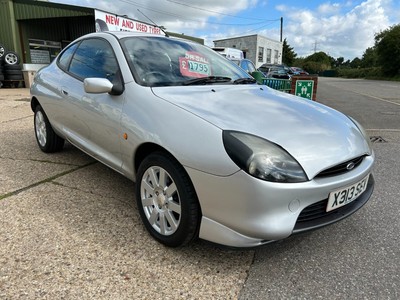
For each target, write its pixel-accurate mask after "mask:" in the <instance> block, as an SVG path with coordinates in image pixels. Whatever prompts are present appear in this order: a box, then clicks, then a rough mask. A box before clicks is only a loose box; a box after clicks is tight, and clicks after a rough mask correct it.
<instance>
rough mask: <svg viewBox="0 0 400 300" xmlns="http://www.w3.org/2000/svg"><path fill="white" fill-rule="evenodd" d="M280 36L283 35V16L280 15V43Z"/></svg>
mask: <svg viewBox="0 0 400 300" xmlns="http://www.w3.org/2000/svg"><path fill="white" fill-rule="evenodd" d="M282 37H283V17H281V43H282Z"/></svg>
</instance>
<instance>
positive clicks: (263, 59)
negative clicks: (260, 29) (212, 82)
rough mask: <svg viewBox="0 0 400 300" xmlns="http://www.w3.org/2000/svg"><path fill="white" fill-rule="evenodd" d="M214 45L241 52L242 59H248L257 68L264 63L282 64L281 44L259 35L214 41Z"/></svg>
mask: <svg viewBox="0 0 400 300" xmlns="http://www.w3.org/2000/svg"><path fill="white" fill-rule="evenodd" d="M214 45H215V47H228V48H236V49H239V50H242V51H243V54H244V57H245V58H247V59H250V60H251V61H252V62H253V63H254V64H255V65H256V67H257V68H258V67H260V66H261V65H262V64H264V63H268V64H281V63H282V50H283V43H282V42H279V41H275V40H272V39H269V38H267V37H265V36H262V35H259V34H254V35H247V36H240V37H233V38H228V39H221V40H216V41H214Z"/></svg>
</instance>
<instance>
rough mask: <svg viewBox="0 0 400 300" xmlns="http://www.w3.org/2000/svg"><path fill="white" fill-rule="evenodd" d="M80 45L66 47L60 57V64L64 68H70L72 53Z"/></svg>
mask: <svg viewBox="0 0 400 300" xmlns="http://www.w3.org/2000/svg"><path fill="white" fill-rule="evenodd" d="M77 47H78V43H76V44H73V45H72V46H70V47H69V48H68V49H66V50H65V51H64V52H63V53H62V54H61V56H60V58H59V59H58V66H59V67H60V68H61V69H62V70H64V71H67V70H68V66H69V63H70V61H71V58H72V55H73V54H74V52H75V50H76V48H77Z"/></svg>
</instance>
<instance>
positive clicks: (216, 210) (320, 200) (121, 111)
mask: <svg viewBox="0 0 400 300" xmlns="http://www.w3.org/2000/svg"><path fill="white" fill-rule="evenodd" d="M254 82H255V81H254V79H253V78H251V76H250V75H248V73H247V72H246V71H244V70H243V69H241V68H239V67H238V66H237V65H235V64H234V63H232V62H230V61H228V60H227V59H225V58H223V57H222V56H221V55H219V54H218V53H216V52H214V51H213V50H211V49H210V48H208V47H205V46H202V45H199V44H197V43H194V42H189V41H185V40H181V39H175V38H171V37H162V36H158V35H144V34H139V33H132V32H98V33H93V34H89V35H86V36H83V37H80V38H79V39H77V40H75V41H74V42H72V43H71V44H70V45H69V46H68V47H67V48H65V49H64V50H63V51H62V52H61V53H60V55H59V56H58V57H57V59H55V60H54V61H53V62H52V63H51V64H50V65H49V66H47V67H45V68H42V69H41V70H40V71H38V72H37V74H36V76H35V79H34V82H33V85H32V88H31V95H32V97H31V107H32V110H33V111H34V133H35V136H36V140H37V144H38V146H39V148H40V149H41V150H42V151H44V152H55V151H60V150H62V148H63V145H64V141H65V140H67V141H68V142H70V143H71V144H73V145H75V146H76V147H78V148H79V149H81V150H83V151H85V152H86V153H87V154H89V155H91V156H93V157H94V158H96V159H97V160H99V161H100V162H102V163H104V164H105V165H107V166H109V167H111V168H112V169H114V170H115V171H117V172H119V173H121V174H123V175H124V176H126V177H128V178H130V179H131V180H133V181H135V182H136V184H135V196H134V195H131V196H130V195H127V197H128V198H129V197H132V199H133V198H136V202H137V209H138V211H139V214H140V216H141V218H142V220H143V223H144V225H145V227H146V229H147V230H148V232H149V233H150V234H151V236H153V237H154V238H155V239H156V240H157V241H159V242H160V243H163V244H165V245H167V246H171V247H177V246H181V245H185V244H187V243H189V242H191V241H193V240H194V239H196V238H199V237H200V238H202V239H205V240H209V241H212V242H215V243H219V244H223V245H228V246H234V247H252V246H258V245H262V244H266V243H269V242H272V241H276V240H280V239H283V238H286V237H288V236H290V235H292V234H295V233H299V232H304V231H307V230H312V229H316V228H320V227H322V226H325V225H329V224H332V223H334V222H336V221H339V220H341V219H343V218H346V217H348V216H349V215H351V214H352V213H354V212H355V211H357V210H358V209H359V208H361V207H362V206H363V205H364V204H365V203H366V202H367V201H368V199H369V198H370V196H371V194H372V190H373V187H374V177H373V175H372V173H371V172H372V167H373V164H374V152H373V150H372V148H371V145H370V143H369V139H368V136H367V135H366V133H365V131H364V130H363V128H362V127H361V125H360V124H359V123H358V122H357V121H355V120H354V119H352V118H350V117H348V116H346V115H343V114H342V113H340V112H338V111H335V110H333V109H331V108H329V107H326V106H323V105H321V104H318V103H315V102H310V101H304V100H303V99H302V98H298V97H296V96H294V95H289V94H285V93H279V92H276V91H274V90H272V89H270V88H268V87H265V86H260V85H258V84H255V83H254ZM60 201H68V199H63V200H60ZM346 230H348V229H347V228H345V227H343V228H342V231H343V233H344V234H345V233H346ZM326 234H329V232H328V231H327V232H326Z"/></svg>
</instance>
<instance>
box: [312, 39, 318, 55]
mask: <svg viewBox="0 0 400 300" xmlns="http://www.w3.org/2000/svg"><path fill="white" fill-rule="evenodd" d="M318 44H319V43H318V42H317V41H315V43H314V44H313V45H314V53H315V52H317V45H318Z"/></svg>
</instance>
